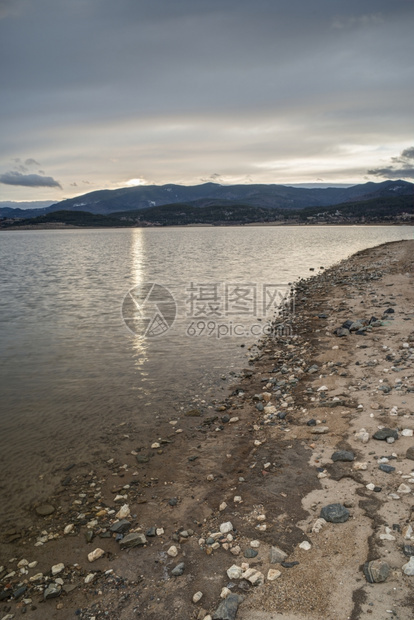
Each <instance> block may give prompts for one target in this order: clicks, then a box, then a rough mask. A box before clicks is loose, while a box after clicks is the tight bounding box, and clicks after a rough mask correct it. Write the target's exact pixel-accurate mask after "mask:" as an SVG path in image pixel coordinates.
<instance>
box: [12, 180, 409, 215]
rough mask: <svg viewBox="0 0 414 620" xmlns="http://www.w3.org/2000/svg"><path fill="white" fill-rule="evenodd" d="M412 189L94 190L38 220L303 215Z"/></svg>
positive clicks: (208, 186) (389, 185) (395, 185)
mask: <svg viewBox="0 0 414 620" xmlns="http://www.w3.org/2000/svg"><path fill="white" fill-rule="evenodd" d="M413 194H414V185H413V184H412V183H408V182H406V181H384V182H383V183H364V184H362V185H354V186H352V187H328V188H310V189H309V188H303V187H289V186H285V185H218V184H216V183H204V184H202V185H195V186H183V185H162V186H157V185H151V186H140V187H127V188H122V189H115V190H100V191H95V192H91V193H89V194H84V195H83V196H78V197H76V198H70V199H68V200H63V201H61V202H58V203H56V204H54V205H51V206H49V207H46V208H45V209H42V212H41V214H46V213H51V212H54V211H87V212H89V213H95V214H101V215H106V214H110V213H118V212H121V213H122V212H126V211H137V210H140V209H148V208H150V207H158V206H162V205H166V204H177V203H181V204H191V205H193V206H195V207H199V208H200V207H205V206H223V204H225V203H227V204H229V205H230V206H231V205H232V204H240V205H244V206H249V207H259V208H264V209H305V208H308V207H325V206H326V207H327V206H331V205H337V204H341V203H345V202H350V201H357V200H368V199H371V198H381V197H388V196H389V197H391V196H401V195H413ZM36 215H39V213H34V212H33V211H30V215H29V212H25V213H23V214H22V213H21V212H11V211H10V210H9V211H7V212H5V211H4V210H3V209H1V208H0V216H2V217H35V216H36Z"/></svg>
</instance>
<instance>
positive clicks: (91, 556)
mask: <svg viewBox="0 0 414 620" xmlns="http://www.w3.org/2000/svg"><path fill="white" fill-rule="evenodd" d="M103 555H105V551H104V550H103V549H100V548H99V547H98V548H97V549H94V551H91V552H90V553H88V560H89V562H95V560H99V558H101V557H102V556H103Z"/></svg>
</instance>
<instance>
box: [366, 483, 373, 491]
mask: <svg viewBox="0 0 414 620" xmlns="http://www.w3.org/2000/svg"><path fill="white" fill-rule="evenodd" d="M366 487H367V489H368V491H373V490H374V489H375V484H373V483H372V482H370V483H369V484H367V485H366Z"/></svg>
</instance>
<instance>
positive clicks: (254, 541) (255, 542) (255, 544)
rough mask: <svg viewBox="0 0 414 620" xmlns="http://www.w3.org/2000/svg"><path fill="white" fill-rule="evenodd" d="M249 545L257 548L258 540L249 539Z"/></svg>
mask: <svg viewBox="0 0 414 620" xmlns="http://www.w3.org/2000/svg"><path fill="white" fill-rule="evenodd" d="M250 546H251V548H252V549H258V548H259V547H260V541H259V540H251V541H250Z"/></svg>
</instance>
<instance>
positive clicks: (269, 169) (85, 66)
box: [0, 0, 414, 199]
mask: <svg viewBox="0 0 414 620" xmlns="http://www.w3.org/2000/svg"><path fill="white" fill-rule="evenodd" d="M413 26H414V3H413V2H412V1H410V0H393V2H389V0H387V1H385V0H348V1H347V2H346V3H344V2H343V1H340V0H313V1H312V2H309V1H308V0H306V1H305V0H291V2H289V3H287V2H285V1H282V0H257V1H256V2H255V3H252V2H251V0H197V1H196V2H194V0H174V1H173V2H172V1H171V0H140V1H139V2H136V0H118V2H113V0H73V1H71V2H66V3H57V2H56V1H55V0H33V1H32V2H27V1H24V0H13V2H12V1H11V0H0V54H1V57H2V58H3V59H5V61H4V62H2V63H1V67H0V80H1V84H2V111H3V116H2V118H3V120H1V119H0V135H1V137H2V139H1V141H0V174H3V175H4V174H6V175H7V174H8V171H10V161H11V160H13V159H17V158H20V164H19V165H20V166H24V167H26V168H30V171H29V172H32V171H34V170H32V169H31V166H34V165H37V164H36V162H37V161H41V162H42V165H43V166H44V167H45V169H46V170H47V173H48V174H50V175H51V177H50V178H52V180H54V179H55V178H58V179H59V180H60V182H61V184H62V186H63V188H64V191H65V192H66V193H67V195H68V196H69V195H74V194H75V193H82V191H81V190H82V186H83V187H85V181H87V182H88V189H96V188H101V187H117V186H122V185H125V184H126V183H127V182H128V181H129V180H131V179H137V178H139V179H142V180H144V181H146V182H156V183H165V182H178V183H180V182H183V183H197V182H200V180H201V179H207V178H211V175H214V174H215V173H217V170H219V171H220V176H219V178H220V180H221V181H222V182H229V181H234V180H235V179H239V180H240V181H241V182H249V180H251V181H252V182H276V183H283V182H287V183H292V182H299V181H307V182H312V181H315V180H316V179H318V178H322V179H323V180H324V181H327V182H328V181H329V182H333V181H338V182H341V181H342V182H358V181H361V180H363V179H364V176H366V174H367V171H370V173H369V174H372V175H373V177H374V178H375V177H378V176H381V175H380V174H379V173H378V170H379V169H383V170H384V171H385V169H386V168H387V167H388V168H391V169H392V170H391V171H390V173H391V174H393V173H394V172H395V171H396V169H397V168H398V167H399V168H400V169H401V170H402V171H403V172H404V173H405V174H406V178H408V177H409V175H410V167H408V166H405V167H404V165H401V163H398V162H393V161H392V158H395V157H398V153H401V152H402V151H404V150H406V149H408V148H409V147H410V144H411V143H412V141H411V140H410V137H412V135H413V133H414V117H413V114H412V101H413V100H414V65H413V63H412V58H413V56H414V41H413V40H414V37H413V36H412V32H413ZM407 136H408V138H407ZM30 160H34V163H33V162H30V163H28V162H29V161H30ZM381 161H385V162H387V163H388V164H389V165H387V163H386V164H384V166H382V165H381ZM16 171H18V172H20V173H21V174H23V175H25V174H26V172H28V171H25V170H23V169H21V168H18V169H17V167H16ZM36 174H37V175H39V174H40V175H41V176H44V175H42V174H41V173H39V171H38V170H36ZM29 176H30V175H29ZM6 178H7V177H6ZM19 187H20V189H18V188H19ZM25 187H26V188H27V189H26V190H24V189H23V186H21V185H20V186H19V185H14V186H13V185H7V189H8V191H10V192H12V193H13V192H15V193H13V194H12V195H10V194H8V195H7V196H4V198H9V197H10V198H13V197H16V196H18V197H19V198H21V199H25V198H27V199H30V197H31V196H32V195H31V194H30V192H29V189H28V187H29V186H28V185H25ZM30 187H33V186H30ZM42 187H43V188H46V187H50V186H45V185H42V186H37V188H38V189H37V194H36V196H35V197H36V198H42V197H43V196H42V195H40V194H41V193H42V191H45V192H46V193H45V198H47V197H48V196H47V195H46V194H47V192H48V191H49V190H47V189H44V190H42ZM52 187H58V185H55V186H52ZM5 188H6V186H5V185H4V186H3V188H2V190H3V191H4V190H5ZM16 192H20V193H19V194H16Z"/></svg>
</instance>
